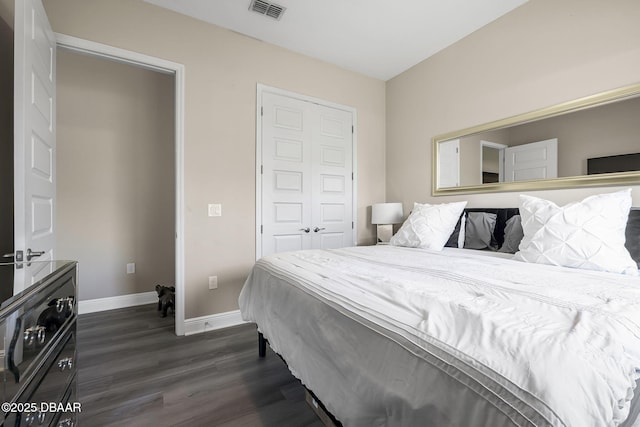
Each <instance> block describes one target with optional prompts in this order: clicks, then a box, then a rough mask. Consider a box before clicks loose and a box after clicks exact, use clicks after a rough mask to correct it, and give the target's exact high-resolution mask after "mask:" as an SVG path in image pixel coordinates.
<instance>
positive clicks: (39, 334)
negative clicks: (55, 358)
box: [24, 325, 46, 346]
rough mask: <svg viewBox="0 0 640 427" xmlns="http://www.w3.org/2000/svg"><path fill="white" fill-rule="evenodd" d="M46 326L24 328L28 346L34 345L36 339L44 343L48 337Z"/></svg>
mask: <svg viewBox="0 0 640 427" xmlns="http://www.w3.org/2000/svg"><path fill="white" fill-rule="evenodd" d="M45 332H46V328H45V327H44V326H40V325H37V326H31V327H30V328H27V329H25V330H24V341H25V344H27V346H31V345H33V344H34V343H35V342H36V341H37V342H38V343H39V344H44V341H45V339H46V333H45Z"/></svg>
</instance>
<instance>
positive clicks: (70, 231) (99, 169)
mask: <svg viewBox="0 0 640 427" xmlns="http://www.w3.org/2000/svg"><path fill="white" fill-rule="evenodd" d="M174 87H175V82H174V75H172V74H166V73H159V72H157V71H152V70H148V69H144V68H141V67H135V66H132V65H129V64H124V63H121V62H115V61H112V60H110V59H105V58H101V57H97V56H91V55H82V54H79V53H77V52H73V51H69V50H66V49H58V53H57V120H56V122H57V141H58V144H57V156H56V165H57V168H56V169H57V210H56V218H57V219H56V228H57V256H58V257H59V258H63V259H74V260H77V261H78V262H79V265H81V266H82V267H81V269H80V278H79V283H80V286H79V287H78V300H79V303H80V307H82V306H83V302H86V301H91V302H93V303H94V305H95V304H97V303H100V302H101V301H103V300H105V299H106V301H113V299H114V298H118V299H120V300H123V301H126V300H127V299H130V300H131V299H139V298H140V297H141V296H144V295H146V296H147V297H149V299H150V300H151V301H154V292H155V289H154V288H155V286H156V285H162V286H175V263H174V260H175V209H174V207H175V149H174V135H175V124H174V110H175V100H174ZM135 302H136V301H131V303H135ZM125 304H126V303H125ZM107 308H110V307H108V306H107ZM167 320H169V319H167Z"/></svg>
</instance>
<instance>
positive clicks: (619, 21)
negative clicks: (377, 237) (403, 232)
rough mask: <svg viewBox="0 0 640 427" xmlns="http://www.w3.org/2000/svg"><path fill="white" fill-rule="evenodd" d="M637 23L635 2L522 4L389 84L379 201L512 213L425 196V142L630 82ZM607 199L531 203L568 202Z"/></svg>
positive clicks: (500, 199)
mask: <svg viewBox="0 0 640 427" xmlns="http://www.w3.org/2000/svg"><path fill="white" fill-rule="evenodd" d="M638 16H640V2H638V1H636V0H617V1H615V2H603V1H601V0H564V1H555V0H530V1H529V2H527V3H526V4H524V5H523V6H521V7H519V8H517V9H515V10H514V11H512V12H511V13H509V14H507V15H505V16H503V17H502V18H500V19H498V20H496V21H494V22H492V23H491V24H489V25H488V26H486V27H484V28H482V29H480V30H478V31H476V32H475V33H473V34H471V35H469V36H468V37H466V38H464V39H462V40H461V41H459V42H457V43H456V44H454V45H452V46H450V47H449V48H447V49H445V50H443V51H441V52H439V53H438V54H436V55H434V56H433V57H431V58H429V59H427V60H425V61H423V62H421V63H420V64H418V65H416V66H415V67H413V68H411V69H410V70H408V71H406V72H404V73H402V74H400V75H399V76H397V77H395V78H393V79H391V80H390V81H388V82H387V147H386V150H387V198H388V199H389V200H394V201H395V200H398V201H403V202H404V204H405V208H406V207H407V206H409V205H410V204H411V203H413V202H414V201H418V202H425V201H431V202H432V203H443V202H448V201H453V200H468V201H469V206H496V207H504V206H517V203H518V194H517V193H496V194H489V195H486V194H483V195H461V196H448V197H432V196H431V149H430V147H431V138H432V137H434V136H435V135H440V134H444V133H447V132H451V131H455V130H457V129H464V128H467V127H471V126H474V125H479V124H482V123H487V122H490V121H493V120H497V119H501V118H505V117H510V116H513V115H517V114H521V113H526V112H529V111H533V110H537V109H540V108H544V107H547V106H550V105H555V104H558V103H561V102H564V101H568V100H572V99H576V98H581V97H584V96H587V95H591V94H594V93H599V92H603V91H606V90H610V89H614V88H618V87H622V86H626V85H629V84H633V83H637V82H638V81H639V80H640V77H639V75H638V72H637V70H638V69H640V44H638V40H640V26H639V25H637V22H636V21H637V17H638ZM480 64H481V66H480ZM633 188H634V191H633V196H634V204H635V205H636V206H640V186H634V187H633ZM607 191H612V188H591V189H575V190H555V191H544V192H530V194H537V195H538V196H542V197H546V198H549V199H552V200H554V201H555V202H557V203H566V202H569V201H573V200H576V199H581V198H582V197H585V196H586V195H589V194H594V193H599V192H607Z"/></svg>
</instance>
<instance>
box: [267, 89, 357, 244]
mask: <svg viewBox="0 0 640 427" xmlns="http://www.w3.org/2000/svg"><path fill="white" fill-rule="evenodd" d="M352 116H353V115H352V113H351V112H348V111H344V110H340V109H336V108H332V107H327V106H323V105H319V104H316V103H311V102H307V101H302V100H299V99H294V98H291V97H287V96H282V95H276V94H273V93H269V92H263V95H262V135H261V139H262V142H261V143H262V150H261V151H262V183H261V185H262V188H261V189H260V191H261V192H262V199H261V200H262V207H261V208H262V218H261V223H262V239H261V240H262V248H261V249H262V255H263V256H264V255H268V254H270V253H274V252H281V251H289V250H300V249H310V248H337V247H344V246H349V245H351V244H352V242H353V229H352V227H353V223H352V217H353V211H352V210H353V207H352V204H353V202H352V200H353V177H352V171H353V167H352V163H353V159H352V156H353V133H352V125H353V117H352Z"/></svg>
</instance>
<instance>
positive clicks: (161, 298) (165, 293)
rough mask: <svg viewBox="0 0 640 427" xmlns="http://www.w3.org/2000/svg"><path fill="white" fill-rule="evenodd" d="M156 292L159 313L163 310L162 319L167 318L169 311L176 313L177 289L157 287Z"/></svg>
mask: <svg viewBox="0 0 640 427" xmlns="http://www.w3.org/2000/svg"><path fill="white" fill-rule="evenodd" d="M156 292H157V293H158V311H160V310H162V317H167V312H168V311H169V309H171V311H172V312H174V313H175V312H176V310H175V300H176V288H174V287H173V286H160V285H156Z"/></svg>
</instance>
